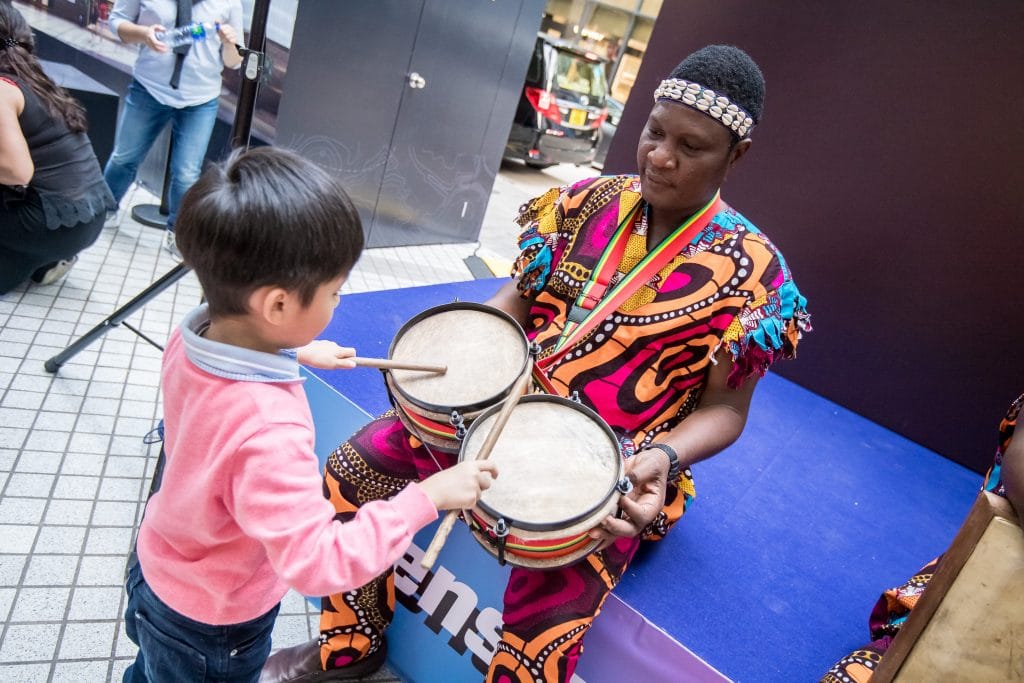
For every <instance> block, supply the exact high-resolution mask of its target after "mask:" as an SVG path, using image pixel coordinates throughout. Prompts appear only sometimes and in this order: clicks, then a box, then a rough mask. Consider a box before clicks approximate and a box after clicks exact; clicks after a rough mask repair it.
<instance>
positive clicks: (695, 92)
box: [654, 78, 754, 140]
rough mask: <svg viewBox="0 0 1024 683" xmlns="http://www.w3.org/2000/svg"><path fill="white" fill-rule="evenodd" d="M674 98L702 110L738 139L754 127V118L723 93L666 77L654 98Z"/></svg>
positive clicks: (656, 99)
mask: <svg viewBox="0 0 1024 683" xmlns="http://www.w3.org/2000/svg"><path fill="white" fill-rule="evenodd" d="M660 99H668V100H675V101H676V102H681V103H682V104H685V105H686V106H688V107H693V108H694V109H696V110H698V111H700V112H703V113H705V114H707V115H708V116H710V117H711V118H713V119H715V120H716V121H718V122H719V123H721V124H722V125H723V126H725V127H726V128H728V129H729V130H731V131H732V132H734V133H736V135H738V136H739V138H740V140H742V139H743V138H745V137H747V133H749V132H750V129H751V128H753V127H754V119H753V118H752V117H751V116H750V114H748V113H747V112H745V111H744V110H743V109H741V108H740V107H739V106H737V105H735V104H733V103H732V102H730V101H729V98H728V97H726V96H725V95H720V94H719V93H716V92H715V91H714V90H712V89H711V88H705V87H704V86H703V85H701V84H700V83H694V82H692V81H687V80H684V79H682V78H668V79H665V80H664V81H662V82H661V85H659V86H658V89H657V90H655V91H654V100H655V101H658V100H660Z"/></svg>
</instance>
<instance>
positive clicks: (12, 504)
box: [0, 496, 46, 524]
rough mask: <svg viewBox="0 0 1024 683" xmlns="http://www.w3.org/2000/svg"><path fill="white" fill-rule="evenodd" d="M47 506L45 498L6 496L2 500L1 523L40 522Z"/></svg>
mask: <svg viewBox="0 0 1024 683" xmlns="http://www.w3.org/2000/svg"><path fill="white" fill-rule="evenodd" d="M45 508H46V499H45V498H15V497H14V496H4V498H3V499H2V500H0V524H38V523H39V520H40V519H42V517H43V510H44V509H45Z"/></svg>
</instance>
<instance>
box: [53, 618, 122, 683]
mask: <svg viewBox="0 0 1024 683" xmlns="http://www.w3.org/2000/svg"><path fill="white" fill-rule="evenodd" d="M71 626H72V624H69V625H68V628H71ZM67 637H68V636H67V632H65V634H64V641H63V642H62V644H61V648H60V655H59V656H61V657H65V656H67V655H65V654H64V651H65V645H64V643H66V642H67ZM96 656H102V657H104V659H102V660H97V661H91V662H62V661H58V662H57V663H56V664H55V665H54V667H53V678H51V679H50V683H82V682H83V681H106V680H111V681H115V680H116V681H120V680H121V679H120V678H109V679H108V678H107V671H108V669H110V661H109V657H110V647H109V644H108V647H107V651H106V652H103V653H102V654H101V655H96Z"/></svg>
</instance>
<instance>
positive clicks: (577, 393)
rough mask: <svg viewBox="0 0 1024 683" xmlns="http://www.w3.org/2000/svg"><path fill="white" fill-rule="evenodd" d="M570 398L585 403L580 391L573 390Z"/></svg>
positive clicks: (574, 401)
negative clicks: (581, 398)
mask: <svg viewBox="0 0 1024 683" xmlns="http://www.w3.org/2000/svg"><path fill="white" fill-rule="evenodd" d="M569 400H570V401H572V402H573V403H583V402H582V401H581V400H580V392H578V391H574V392H572V394H570V395H569Z"/></svg>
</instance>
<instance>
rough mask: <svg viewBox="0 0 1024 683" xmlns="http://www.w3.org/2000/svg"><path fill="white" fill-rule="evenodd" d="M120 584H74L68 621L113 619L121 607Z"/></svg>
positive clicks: (121, 594)
mask: <svg viewBox="0 0 1024 683" xmlns="http://www.w3.org/2000/svg"><path fill="white" fill-rule="evenodd" d="M123 595H124V588H123V587H121V586H116V587H115V586H76V587H75V591H74V594H73V595H72V596H71V607H70V609H69V610H68V620H69V621H95V620H108V619H110V620H113V619H118V618H120V617H121V616H122V615H121V610H122V609H123V605H122V604H121V603H122V596H123Z"/></svg>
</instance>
